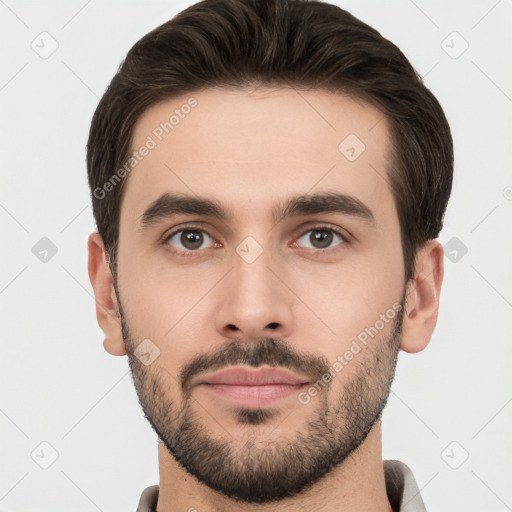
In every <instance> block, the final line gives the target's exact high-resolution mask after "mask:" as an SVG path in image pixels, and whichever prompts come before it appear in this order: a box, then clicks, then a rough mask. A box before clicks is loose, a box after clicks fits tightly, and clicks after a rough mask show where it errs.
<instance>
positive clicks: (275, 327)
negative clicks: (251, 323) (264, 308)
mask: <svg viewBox="0 0 512 512" xmlns="http://www.w3.org/2000/svg"><path fill="white" fill-rule="evenodd" d="M267 327H269V328H270V329H277V328H278V327H279V324H278V323H277V322H272V323H270V324H268V325H267Z"/></svg>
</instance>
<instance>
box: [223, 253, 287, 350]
mask: <svg viewBox="0 0 512 512" xmlns="http://www.w3.org/2000/svg"><path fill="white" fill-rule="evenodd" d="M233 267H234V268H233V269H232V270H231V272H229V273H228V274H227V276H226V278H225V279H224V280H223V282H222V286H221V287H220V289H219V290H218V292H219V294H220V307H219V310H218V313H217V317H216V322H217V329H218V331H219V332H220V334H221V335H222V336H224V337H227V338H233V339H235V338H236V339H240V338H243V339H245V340H256V339H259V338H261V337H262V336H275V337H280V338H284V337H287V336H289V335H290V334H291V332H292V327H293V325H292V322H293V310H292V307H293V294H292V293H291V292H290V290H289V289H288V288H287V287H286V285H285V284H284V283H283V281H284V282H286V272H285V271H284V269H283V268H282V265H280V264H279V262H278V261H277V260H276V258H273V257H272V255H271V251H267V250H263V252H262V253H261V254H260V255H259V257H258V258H257V259H256V260H255V261H252V262H248V261H246V260H245V259H244V258H243V257H241V256H239V254H237V253H235V254H234V256H233ZM277 276H279V278H278V277H277Z"/></svg>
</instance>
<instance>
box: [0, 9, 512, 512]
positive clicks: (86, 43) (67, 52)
mask: <svg viewBox="0 0 512 512" xmlns="http://www.w3.org/2000/svg"><path fill="white" fill-rule="evenodd" d="M192 3H193V2H192V1H172V2H171V1H144V2H143V1H131V2H127V1H121V0H115V1H114V0H109V1H101V2H100V1H99V0H90V1H84V0H72V1H67V2H56V1H52V2H51V1H41V2H36V1H33V2H27V1H21V0H18V1H15V0H0V44H1V46H0V47H1V49H2V53H1V55H2V62H1V76H0V108H1V114H0V115H1V133H0V143H1V162H0V163H1V165H0V172H1V187H0V223H1V234H2V237H1V239H2V244H1V251H0V252H1V257H2V260H1V265H0V312H1V321H0V329H1V333H0V336H1V355H0V364H1V366H0V432H1V438H0V449H1V453H0V464H1V467H0V511H24V512H27V511H32V510H34V511H35V510H38V511H39V510H41V511H42V510H52V511H54V512H61V511H62V512H63V511H68V510H75V511H84V512H92V511H95V510H101V511H105V512H106V511H122V510H123V511H125V510H135V508H136V504H137V503H138V499H139V495H140V493H141V491H142V490H143V488H144V487H146V486H148V485H151V484H155V483H158V465H157V447H156V435H155V434H154V433H153V431H152V430H151V427H150V426H149V424H148V423H147V421H146V420H145V419H144V417H143V414H142V410H141V409H140V407H139V405H138V401H137V397H136V394H135V391H134V388H133V384H132V382H131V379H130V375H129V373H128V363H127V359H126V357H119V358H116V357H114V356H111V355H109V354H108V353H107V352H105V350H104V349H103V345H102V341H103V337H102V333H101V331H100V329H99V328H98V326H97V324H96V318H95V308H94V300H93V298H92V295H91V294H92V288H91V286H90V284H89V279H88V275H87V253H86V239H87V236H88V234H89V233H90V232H91V231H93V230H94V222H93V218H92V213H91V207H90V200H89V191H88V188H87V181H86V170H85V144H86V140H87V135H88V130H89V124H90V120H91V116H92V114H93V111H94V109H95V107H96V105H97V103H98V100H99V97H101V95H102V94H103V92H104V90H105V88H106V86H107V84H108V83H109V82H110V80H111V78H112V76H113V75H114V73H115V71H116V70H117V67H118V65H119V64H120V62H121V60H122V59H123V58H124V56H125V54H126V52H127V51H128V49H129V48H130V47H131V46H132V45H133V44H134V43H135V42H136V41H137V40H138V39H139V38H140V37H141V36H143V35H144V34H145V33H146V32H148V31H149V30H151V29H152V28H154V27H155V26H157V25H160V24H161V23H163V22H165V21H166V20H167V19H169V18H170V17H172V16H173V15H174V14H175V13H177V12H179V11H180V10H182V9H184V8H185V7H187V6H188V5H191V4H192ZM335 3H337V4H339V5H340V6H342V7H345V8H347V9H348V10H349V11H351V12H352V13H353V14H355V15H356V16H358V17H360V18H361V19H362V20H364V21H365V22H367V23H369V24H370V25H372V26H374V27H375V28H377V29H378V30H379V31H381V33H382V34H383V35H384V36H386V37H387V38H389V39H391V40H392V41H393V42H395V43H396V44H397V45H398V46H399V47H400V48H401V49H402V50H403V52H404V53H405V54H406V56H407V57H408V58H409V59H410V60H411V62H412V63H413V65H414V66H415V68H416V69H417V70H418V72H419V73H420V74H421V75H422V76H424V77H425V82H426V85H427V86H428V87H429V88H430V89H431V90H432V91H433V93H434V94H435V95H436V96H437V97H438V99H439V101H440V102H441V104H442V105H443V107H444V109H445V112H446V115H447V117H448V119H449V121H450V124H451V127H452V131H453V137H454V142H455V164H456V165H455V182H454V189H453V195H452V198H451V202H450V205H449V208H448V212H447V215H446V222H445V227H444V230H443V232H442V234H441V236H440V241H441V242H442V243H443V244H445V243H447V242H448V241H450V240H451V239H452V238H453V237H456V238H457V239H458V241H457V240H456V241H455V242H454V241H452V242H451V243H452V244H453V243H459V245H460V243H463V244H464V245H465V246H466V247H467V249H468V251H467V254H465V255H463V256H461V254H462V253H461V251H460V249H459V252H458V254H457V259H458V261H456V262H452V261H450V260H448V259H446V277H445V282H444V286H443V292H442V300H441V312H440V317H439V322H438V327H437V329H436V332H435V334H434V336H433V339H432V341H431V343H430V345H429V347H428V348H427V349H426V350H425V351H423V352H421V353H419V354H413V355H411V354H405V353H403V354H401V356H400V360H399V363H398V371H397V376H396V380H395V383H394V385H393V390H392V394H391V397H390V400H389V404H388V407H387V409H386V411H385V414H384V434H383V435H384V438H383V452H384V453H383V454H384V458H396V459H400V460H402V461H404V462H406V463H407V464H408V465H409V466H410V467H411V468H412V470H413V472H414V474H415V477H416V479H417V481H418V484H419V487H420V488H421V493H422V495H423V499H424V501H425V503H426V506H427V509H428V510H429V511H466V512H469V511H478V512H481V511H484V510H485V511H486V512H492V511H496V512H500V511H505V510H512V491H511V485H510V482H511V481H512V465H511V462H510V461H511V458H512V457H511V456H512V450H511V448H512V436H510V432H511V426H512V403H511V401H512V387H511V385H510V384H511V377H510V373H511V372H510V366H511V354H512V344H511V339H510V332H511V324H512V321H511V317H512V315H511V313H512V279H511V265H510V255H511V252H512V243H511V237H510V231H511V230H510V226H511V219H512V200H511V198H512V188H511V187H512V175H511V173H510V168H511V163H512V162H511V151H510V146H511V141H512V137H511V135H512V134H511V131H512V130H511V113H512V71H511V66H510V62H511V46H512V45H511V39H512V38H511V33H512V30H511V25H512V24H511V18H512V2H511V0H501V1H497V0H482V1H472V2H468V1H462V0H459V1H449V2H446V1H440V0H437V1H426V0H415V1H414V2H413V1H412V0H394V1H387V2H383V1H380V0H379V1H378V0H372V1H369V0H365V1H361V0H359V1H356V0H353V1H341V0H340V1H338V2H335ZM43 31H47V32H48V33H49V34H51V37H52V38H54V39H55V40H56V41H57V42H58V48H57V50H56V51H55V52H54V53H53V54H52V55H51V56H49V57H48V58H46V59H43V58H41V57H40V56H39V54H38V53H36V51H34V49H33V48H32V47H31V44H32V42H33V41H35V43H34V45H36V44H38V45H39V47H42V46H43V45H44V46H45V48H46V49H47V50H48V48H50V44H51V40H50V39H48V36H40V34H41V32H43ZM454 31H456V32H458V34H460V36H461V37H459V36H457V35H454V34H453V32H454ZM42 37H46V38H47V39H46V40H45V42H43V43H41V38H42ZM461 38H463V39H464V40H465V41H466V42H467V44H469V47H468V49H467V50H466V51H465V52H464V53H462V54H461V55H460V56H458V58H453V57H454V56H457V54H458V53H460V51H461V50H462V49H463V48H464V44H465V43H464V41H463V39H461ZM443 41H444V43H443ZM39 51H42V49H40V50H39ZM42 237H48V238H49V239H50V240H51V241H52V242H53V243H54V244H55V246H56V247H57V249H58V252H57V253H56V254H55V255H54V256H53V257H51V258H50V257H48V261H47V262H42V261H40V260H39V259H38V258H37V257H36V255H35V254H34V253H33V252H32V248H33V247H34V246H35V244H36V243H37V242H38V241H39V240H40V239H41V238H42ZM36 252H37V251H36ZM44 441H45V442H47V443H49V444H50V445H51V446H52V447H53V449H54V450H56V452H57V453H58V458H57V459H56V460H55V462H54V463H53V464H52V465H50V467H48V469H42V468H41V467H40V465H41V464H43V465H44V464H49V463H50V462H51V461H52V449H51V448H49V447H48V446H47V445H42V446H41V443H42V442H44ZM454 441H455V442H456V443H455V444H452V443H453V442H454ZM466 452H467V453H468V454H469V458H468V459H467V460H466V461H464V457H465V456H466ZM31 454H32V455H31ZM463 461H464V462H463ZM462 462H463V463H462ZM450 466H454V467H455V466H460V467H458V469H453V468H452V467H450Z"/></svg>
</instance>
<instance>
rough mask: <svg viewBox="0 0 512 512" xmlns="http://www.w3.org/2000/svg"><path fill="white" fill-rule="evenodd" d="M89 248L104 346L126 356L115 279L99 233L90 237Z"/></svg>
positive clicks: (107, 349)
mask: <svg viewBox="0 0 512 512" xmlns="http://www.w3.org/2000/svg"><path fill="white" fill-rule="evenodd" d="M87 248H88V252H89V264H88V271H89V279H90V281H91V285H92V287H93V290H94V297H95V300H96V318H97V320H98V324H99V326H100V327H101V329H102V331H103V333H104V334H105V340H104V342H103V346H104V348H105V350H106V351H107V352H108V353H110V354H112V355H115V356H123V355H126V349H125V345H124V341H123V335H122V328H121V317H120V315H119V307H118V303H117V298H116V295H115V290H114V279H113V277H112V273H111V271H110V268H109V265H108V262H107V254H106V251H105V246H104V244H103V240H102V239H101V237H100V235H99V234H98V233H92V234H91V235H89V239H88V241H87Z"/></svg>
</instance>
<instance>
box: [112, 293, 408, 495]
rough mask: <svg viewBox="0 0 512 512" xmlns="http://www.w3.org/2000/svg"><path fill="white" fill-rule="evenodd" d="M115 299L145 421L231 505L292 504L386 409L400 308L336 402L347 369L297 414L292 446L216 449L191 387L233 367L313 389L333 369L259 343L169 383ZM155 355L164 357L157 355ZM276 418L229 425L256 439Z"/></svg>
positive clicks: (221, 443) (238, 346)
mask: <svg viewBox="0 0 512 512" xmlns="http://www.w3.org/2000/svg"><path fill="white" fill-rule="evenodd" d="M116 291H117V290H116ZM117 295H118V302H119V308H120V316H121V322H122V328H123V338H124V341H125V344H126V350H127V353H128V358H129V359H128V360H129V365H130V369H131V374H132V378H133V381H134V385H135V388H136V391H137V395H138V397H139V403H140V405H141V407H142V410H143V411H144V415H145V417H146V419H147V420H148V421H149V423H150V424H151V426H152V427H153V429H154V431H155V432H156V434H157V435H158V437H159V438H160V440H161V441H162V442H163V444H164V445H165V446H166V448H167V450H168V451H169V452H170V453H171V454H172V456H173V457H174V458H175V460H176V461H177V462H178V463H179V464H180V465H181V466H182V467H183V468H184V469H185V470H186V471H187V472H188V473H190V474H191V475H193V476H194V477H195V478H196V479H197V480H198V481H199V482H202V483H203V484H205V485H207V486H208V487H209V488H211V489H213V490H215V491H218V492H219V493H221V494H223V495H224V496H226V497H228V498H230V499H232V500H234V501H238V502H245V503H270V502H276V501H279V500H282V499H284V498H289V497H293V496H296V495H298V494H299V493H300V492H301V491H303V490H305V489H307V488H308V487H310V486H312V485H313V484H315V483H316V482H318V481H319V480H320V479H321V478H322V477H323V476H324V475H326V474H327V473H329V471H331V470H332V469H333V468H335V467H337V466H339V465H340V464H342V463H343V462H344V461H345V460H346V459H347V457H348V456H349V455H351V454H352V453H353V452H354V450H355V449H356V448H358V447H359V446H360V445H361V443H362V442H363V441H364V440H365V439H366V437H367V435H368V433H369V432H370V430H371V429H372V427H373V426H374V424H375V423H376V422H377V421H378V420H379V418H380V416H381V414H382V411H383V409H384V407H385V405H386V402H387V399H388V396H389V393H390V388H391V384H392V381H393V378H394V374H395V367H396V362H397V358H398V352H399V344H400V335H401V330H402V321H403V305H404V301H403V300H402V308H400V310H399V311H398V312H397V313H396V316H395V318H394V319H393V320H392V321H390V323H391V324H392V329H391V334H390V335H389V336H388V337H387V338H386V339H377V338H376V339H373V340H372V339H370V338H369V340H368V342H367V345H366V346H365V347H363V348H362V350H361V352H359V353H358V354H356V355H354V359H353V360H352V361H351V362H349V363H348V364H349V365H354V367H355V368H357V371H356V372H353V373H351V374H350V379H349V380H347V381H346V383H345V385H344V387H343V390H342V391H341V392H340V393H339V395H338V396H330V395H332V393H329V390H330V389H332V386H331V384H332V382H335V381H336V379H337V378H344V377H343V373H344V372H345V371H346V370H345V369H343V370H342V371H341V372H340V374H339V375H340V377H337V376H335V377H333V378H332V380H331V381H330V382H329V383H328V384H327V385H325V381H322V382H323V384H324V385H325V386H326V387H325V388H324V389H323V390H322V391H320V392H319V394H318V395H317V396H314V397H312V398H311V402H310V403H309V404H308V405H302V406H303V407H309V408H310V411H311V417H310V418H309V419H308V420H307V423H306V424H305V426H304V427H303V428H300V429H297V432H296V434H295V435H294V436H293V438H291V439H290V440H287V441H280V442H275V441H272V440H271V439H268V440H266V441H267V442H265V443H262V442H261V439H258V436H257V435H254V436H253V435H248V439H247V442H246V443H245V444H244V445H243V446H242V447H241V448H239V449H236V448H235V447H233V446H232V445H231V444H230V440H229V435H228V434H226V437H225V439H222V440H219V438H214V437H213V436H212V435H211V434H209V433H208V430H209V428H208V427H209V425H208V423H207V422H206V421H205V419H204V418H205V416H204V412H203V416H199V415H198V412H201V411H203V408H202V407H200V406H199V405H197V404H196V403H195V402H196V400H195V399H194V398H193V397H192V396H191V394H190V389H189V383H190V379H191V378H192V377H195V376H197V375H198V374H199V373H202V372H204V371H211V370H215V369H220V368H224V367H226V366H230V365H237V364H247V365H251V366H254V367H257V366H260V365H263V364H265V365H269V366H274V367H276V366H280V367H285V368H289V369H291V370H292V371H298V372H301V373H305V374H306V375H312V376H316V377H317V379H315V380H314V382H317V380H318V379H320V380H321V377H322V375H324V374H325V373H328V368H329V367H330V366H332V365H333V364H334V361H331V362H329V361H327V359H325V358H323V357H318V356H311V355H309V354H303V353H299V352H297V351H296V350H294V349H293V348H292V347H291V346H290V345H289V344H288V343H287V342H286V341H284V340H281V339H278V338H271V337H263V338H261V339H258V340H256V341H254V342H250V343H245V342H242V341H237V340H235V341H231V342H230V343H229V344H227V345H223V346H222V348H221V349H220V350H217V351H215V352H214V353H213V354H208V355H206V354H203V355H201V356H198V357H197V358H194V359H193V360H192V361H191V362H190V363H188V364H187V365H185V366H184V367H183V368H182V370H181V372H180V375H179V376H171V374H170V373H169V372H168V370H166V369H165V368H163V367H162V366H159V365H158V364H157V362H158V361H159V359H163V358H162V357H159V358H158V359H156V360H155V361H154V362H153V363H152V364H151V365H150V366H144V365H143V364H142V363H141V362H140V361H139V359H138V358H137V357H136V356H135V355H134V353H133V352H134V349H135V348H136V346H137V345H138V343H139V342H136V341H135V340H134V339H133V338H132V336H131V334H130V331H129V328H128V324H127V321H126V318H125V315H124V313H123V310H122V307H121V301H120V300H119V293H117ZM387 327H388V328H389V325H388V326H387ZM160 345H161V344H160ZM359 345H362V344H359ZM160 349H161V350H162V352H163V351H164V350H165V348H163V347H162V346H160ZM344 350H345V349H343V351H344ZM173 386H174V387H176V386H180V387H181V390H180V391H181V396H182V400H181V402H182V403H181V406H178V405H176V404H175V403H174V402H173V401H172V400H171V399H170V398H169V396H168V393H167V392H166V391H167V390H169V389H172V387H173ZM298 404H299V402H298ZM299 405H300V404H299ZM279 413H280V411H279V409H277V410H276V409H271V408H262V409H244V408H237V409H235V412H234V415H235V418H236V420H237V422H238V424H240V425H243V428H244V429H247V428H248V427H247V425H253V426H255V428H254V430H255V431H256V430H257V429H256V426H257V425H263V424H267V425H272V423H271V422H272V419H273V418H275V417H276V416H278V415H279ZM212 422H213V420H212ZM277 425H278V423H276V426H277ZM260 437H261V436H260ZM262 446H264V447H263V448H262Z"/></svg>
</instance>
